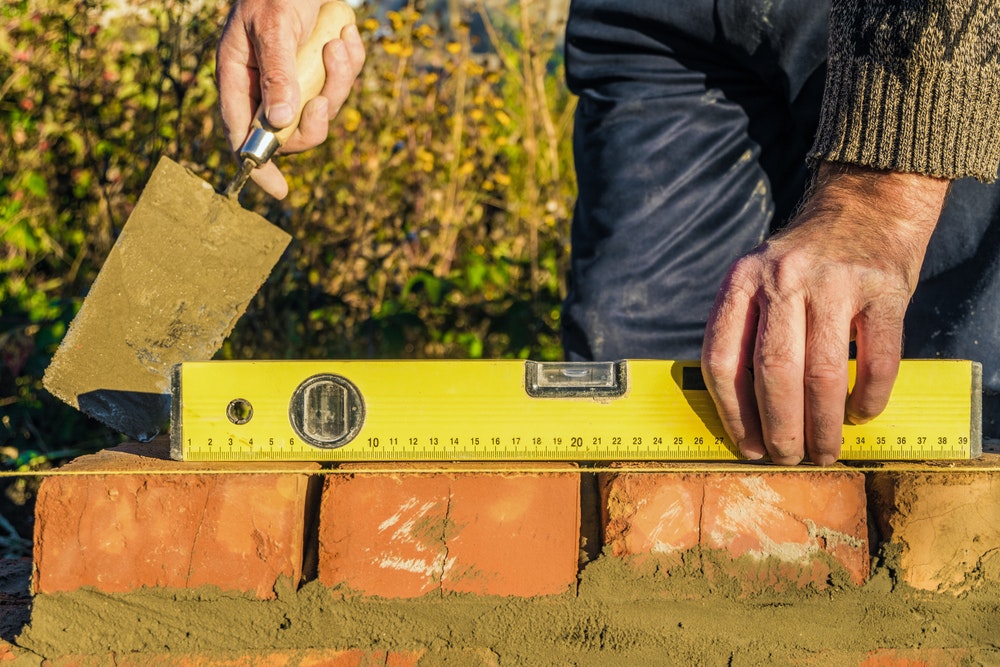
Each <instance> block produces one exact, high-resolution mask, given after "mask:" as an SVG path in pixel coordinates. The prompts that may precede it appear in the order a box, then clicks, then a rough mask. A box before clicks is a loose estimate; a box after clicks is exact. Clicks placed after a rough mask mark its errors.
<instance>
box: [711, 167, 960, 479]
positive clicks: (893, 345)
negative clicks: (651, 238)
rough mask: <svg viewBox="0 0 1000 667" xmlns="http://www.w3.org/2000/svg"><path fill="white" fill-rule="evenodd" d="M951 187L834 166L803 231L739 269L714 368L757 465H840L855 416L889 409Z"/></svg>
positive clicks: (742, 444)
mask: <svg viewBox="0 0 1000 667" xmlns="http://www.w3.org/2000/svg"><path fill="white" fill-rule="evenodd" d="M948 186H949V182H948V181H947V180H945V179H942V178H934V177H931V176H921V175H918V174H903V173H894V172H888V171H878V170H873V169H866V168H864V167H853V166H848V165H836V164H833V163H824V164H823V165H822V166H821V167H820V171H819V176H818V179H817V184H816V186H815V187H814V189H813V191H812V193H811V195H810V197H809V198H808V199H807V200H806V202H805V204H804V205H803V207H802V209H801V211H800V212H799V214H798V215H797V216H796V218H795V219H794V220H793V221H792V222H791V223H790V224H789V226H788V227H787V228H786V229H784V230H783V231H782V232H780V233H779V234H777V235H775V236H773V237H772V238H770V239H768V240H767V241H766V242H765V243H764V244H762V245H761V246H760V247H759V248H757V249H756V250H754V251H753V252H751V253H749V254H748V255H746V256H744V257H743V258H741V259H740V260H738V261H737V262H736V264H734V266H733V267H732V269H731V270H730V272H729V275H728V276H727V277H726V280H725V281H724V283H723V285H722V287H721V289H720V291H719V296H718V298H717V299H716V302H715V306H714V308H713V310H712V314H711V316H710V317H709V322H708V327H707V329H706V334H705V344H704V347H703V349H702V370H703V372H704V374H705V381H706V384H707V385H708V389H709V392H710V393H711V394H712V398H713V399H714V401H715V404H716V407H718V409H719V414H720V416H721V417H722V421H723V424H724V426H725V428H726V431H727V432H728V433H729V436H730V437H731V438H732V439H733V441H734V442H736V443H737V444H738V445H739V448H740V451H741V452H742V453H743V455H744V456H746V457H747V458H750V459H759V458H761V457H763V456H765V455H769V456H770V458H771V460H772V461H774V462H775V463H781V464H795V463H798V462H799V461H801V460H803V459H804V458H806V457H808V458H809V459H810V460H811V461H812V462H813V463H817V464H829V463H832V462H833V461H835V460H836V459H837V457H838V456H839V454H840V445H841V436H842V425H843V423H844V420H845V417H846V419H847V420H848V421H850V422H851V423H862V422H865V421H867V420H869V419H872V418H874V417H875V416H877V415H878V414H879V413H880V412H881V411H882V410H883V408H885V405H886V403H887V402H888V400H889V394H890V392H891V390H892V385H893V382H895V379H896V372H897V370H898V368H899V358H900V353H901V349H902V338H903V317H904V315H905V312H906V307H907V305H908V304H909V301H910V297H911V296H912V294H913V290H914V289H915V288H916V286H917V280H918V278H919V275H920V267H921V264H922V263H923V258H924V252H925V251H926V249H927V244H928V242H929V240H930V237H931V234H932V233H933V231H934V227H935V225H936V224H937V219H938V215H939V214H940V212H941V207H942V206H943V204H944V199H945V195H946V194H947V191H948ZM851 340H854V341H855V342H856V346H857V381H856V383H855V385H854V388H853V390H852V391H851V392H850V394H848V355H849V350H850V342H851Z"/></svg>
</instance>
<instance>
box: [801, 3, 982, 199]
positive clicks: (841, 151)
mask: <svg viewBox="0 0 1000 667" xmlns="http://www.w3.org/2000/svg"><path fill="white" fill-rule="evenodd" d="M810 158H812V159H813V160H833V161H837V162H846V163H850V164H859V165H864V166H868V167H874V168H878V169H891V170H894V171H905V172H916V173H921V174H929V175H934V176H942V177H947V178H961V177H965V176H974V177H975V178H978V179H979V180H981V181H986V182H990V181H993V180H994V179H996V178H997V168H998V165H1000V0H926V1H923V2H921V1H919V0H833V3H832V7H831V13H830V57H829V64H828V73H827V81H826V91H825V93H824V97H823V110H822V113H821V115H820V124H819V129H818V131H817V135H816V142H815V144H814V145H813V148H812V151H811V153H810Z"/></svg>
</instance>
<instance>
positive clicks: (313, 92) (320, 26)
mask: <svg viewBox="0 0 1000 667" xmlns="http://www.w3.org/2000/svg"><path fill="white" fill-rule="evenodd" d="M352 23H354V10H352V9H351V8H350V7H349V6H348V5H347V4H346V3H344V2H341V0H332V1H331V2H327V3H325V4H324V5H322V6H321V7H320V8H319V15H318V16H317V17H316V27H315V28H313V31H312V34H311V35H309V39H308V40H306V42H305V44H302V45H301V46H300V47H299V50H298V53H297V54H296V56H295V67H296V70H297V71H298V80H299V88H300V89H301V96H300V98H299V108H298V109H297V110H296V112H295V121H294V122H293V123H292V124H291V125H289V126H288V127H286V128H283V129H281V130H275V129H274V128H273V127H271V125H270V124H269V123H268V122H267V121H266V120H265V119H264V107H263V105H261V107H260V108H258V109H257V116H256V117H255V118H254V121H253V127H255V128H261V129H264V130H267V131H269V132H273V133H274V135H275V136H276V137H277V139H278V143H279V144H283V143H285V141H287V140H288V138H289V137H290V136H291V135H292V133H293V132H294V131H295V128H297V127H298V125H299V118H300V117H301V115H302V107H303V105H305V103H306V102H308V101H309V100H311V99H312V98H314V97H316V96H317V95H319V92H320V91H321V90H323V84H324V83H326V67H325V66H324V64H323V47H324V46H326V44H327V42H329V41H330V40H333V39H338V38H339V37H340V33H341V31H342V30H343V29H344V28H345V27H346V26H348V25H351V24H352Z"/></svg>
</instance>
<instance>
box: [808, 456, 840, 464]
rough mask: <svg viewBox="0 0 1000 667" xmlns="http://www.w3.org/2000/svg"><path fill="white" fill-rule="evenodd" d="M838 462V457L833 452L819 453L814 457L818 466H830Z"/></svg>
mask: <svg viewBox="0 0 1000 667" xmlns="http://www.w3.org/2000/svg"><path fill="white" fill-rule="evenodd" d="M836 462H837V457H836V456H834V455H832V454H817V455H816V458H815V459H813V463H815V464H816V465H818V466H828V465H833V464H834V463H836Z"/></svg>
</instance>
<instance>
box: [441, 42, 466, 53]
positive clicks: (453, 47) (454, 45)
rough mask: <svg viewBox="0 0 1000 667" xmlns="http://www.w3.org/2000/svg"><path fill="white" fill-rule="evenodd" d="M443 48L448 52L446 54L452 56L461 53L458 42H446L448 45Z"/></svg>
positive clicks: (460, 46)
mask: <svg viewBox="0 0 1000 667" xmlns="http://www.w3.org/2000/svg"><path fill="white" fill-rule="evenodd" d="M444 48H445V49H446V50H447V51H448V53H452V54H455V53H461V52H462V45H461V44H459V43H458V42H448V45H447V46H445V47H444Z"/></svg>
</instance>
